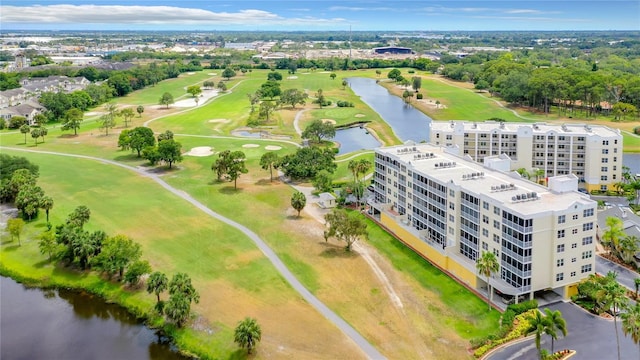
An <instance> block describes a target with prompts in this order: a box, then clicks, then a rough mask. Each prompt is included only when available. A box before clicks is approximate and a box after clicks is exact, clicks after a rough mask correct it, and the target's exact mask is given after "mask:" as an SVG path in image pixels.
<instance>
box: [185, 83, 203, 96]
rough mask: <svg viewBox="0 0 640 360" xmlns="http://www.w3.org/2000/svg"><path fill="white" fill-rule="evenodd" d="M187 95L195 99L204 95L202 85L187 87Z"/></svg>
mask: <svg viewBox="0 0 640 360" xmlns="http://www.w3.org/2000/svg"><path fill="white" fill-rule="evenodd" d="M187 93H189V94H191V96H193V97H194V98H195V97H198V96H200V94H202V88H201V87H200V85H191V86H188V87H187Z"/></svg>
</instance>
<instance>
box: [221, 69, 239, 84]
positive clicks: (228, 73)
mask: <svg viewBox="0 0 640 360" xmlns="http://www.w3.org/2000/svg"><path fill="white" fill-rule="evenodd" d="M234 76H236V72H235V71H233V69H231V68H229V67H228V68H226V69H224V71H223V72H222V77H223V78H225V79H227V81H228V80H229V79H231V78H232V77H234Z"/></svg>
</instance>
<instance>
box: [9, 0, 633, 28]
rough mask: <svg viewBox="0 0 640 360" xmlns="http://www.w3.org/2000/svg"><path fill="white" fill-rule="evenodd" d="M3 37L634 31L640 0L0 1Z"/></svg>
mask: <svg viewBox="0 0 640 360" xmlns="http://www.w3.org/2000/svg"><path fill="white" fill-rule="evenodd" d="M1 4H2V5H0V24H1V29H2V30H3V31H6V30H9V29H12V30H19V29H25V30H27V29H32V30H251V31H253V30H286V31H293V30H310V31H313V30H335V31H345V30H348V29H349V26H351V27H352V29H353V30H354V31H362V30H419V31H452V30H640V1H639V0H620V1H618V0H608V1H577V0H541V1H535V2H532V1H519V0H512V1H492V0H485V1H477V0H476V1H457V0H441V1H432V0H420V1H419V0H414V1H395V0H387V1H365V0H351V1H332V0H327V1H325V0H297V1H241V0H184V1H165V0H115V1H114V0H89V1H87V0H41V1H33V0H2V2H1Z"/></svg>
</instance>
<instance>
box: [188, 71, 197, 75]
mask: <svg viewBox="0 0 640 360" xmlns="http://www.w3.org/2000/svg"><path fill="white" fill-rule="evenodd" d="M195 74H196V73H194V72H188V73H187V75H195Z"/></svg>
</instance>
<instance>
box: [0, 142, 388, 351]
mask: <svg viewBox="0 0 640 360" xmlns="http://www.w3.org/2000/svg"><path fill="white" fill-rule="evenodd" d="M0 149H7V150H14V151H22V152H31V153H38V154H48V155H56V156H66V157H72V158H80V159H87V160H93V161H99V162H102V163H105V164H109V165H115V166H119V167H121V168H124V169H127V170H130V171H133V172H135V173H137V174H139V175H141V176H145V177H148V178H150V179H151V180H153V181H155V182H156V183H158V184H159V185H160V186H162V187H163V188H165V189H166V190H167V191H169V192H171V193H173V194H175V195H176V196H178V197H180V198H181V199H183V200H186V201H188V202H189V203H191V204H192V205H193V206H195V207H197V208H198V209H200V210H201V211H203V212H204V213H206V214H207V215H209V216H211V217H213V218H215V219H218V220H220V221H222V222H223V223H225V224H227V225H230V226H233V227H235V228H236V229H238V230H240V231H242V232H243V233H244V234H245V235H246V236H248V237H249V238H250V239H251V240H252V241H253V242H254V243H255V244H256V246H257V247H258V248H259V249H260V250H261V251H262V253H263V254H264V255H265V256H266V257H267V259H269V261H271V263H272V264H273V266H274V267H275V268H276V270H278V272H279V273H280V274H281V275H282V276H283V277H284V278H285V279H286V280H287V282H289V284H291V287H292V288H293V289H294V290H295V291H297V292H298V293H299V294H300V295H301V296H302V297H303V298H304V299H305V300H306V301H307V302H308V303H309V304H311V306H313V307H314V308H315V309H316V310H318V311H319V312H320V313H321V314H322V315H323V316H324V317H325V318H326V319H327V320H329V321H330V322H332V323H333V324H335V325H336V327H338V328H339V329H340V330H342V332H343V333H345V334H346V335H347V336H349V337H350V338H351V339H352V340H353V341H354V342H355V344H356V345H357V346H358V347H360V349H361V350H362V351H363V352H364V353H365V354H366V356H367V357H368V358H370V359H385V357H384V356H383V355H382V354H381V353H380V352H379V351H378V350H377V349H376V348H375V347H373V345H371V344H370V343H369V341H367V339H365V338H364V337H363V336H362V335H360V333H358V332H357V331H356V330H355V329H354V328H353V327H351V325H349V324H348V323H347V322H346V321H344V320H343V319H342V318H341V317H340V316H338V315H337V314H336V313H334V312H333V311H332V310H331V309H329V308H328V307H327V306H326V305H325V304H324V303H323V302H322V301H320V300H319V299H318V298H317V297H315V295H313V294H312V293H311V292H310V291H309V290H307V288H305V287H304V285H302V283H301V282H300V281H299V280H298V279H297V278H296V277H295V276H294V275H293V273H292V272H291V271H289V269H288V268H287V267H286V266H285V265H284V263H283V262H282V260H280V258H279V257H278V256H277V255H276V253H275V252H274V251H273V250H272V249H271V248H270V247H269V246H268V245H267V244H266V243H265V242H264V241H263V240H262V239H261V238H260V237H259V236H258V235H257V234H256V233H254V232H253V231H251V230H250V229H249V228H247V227H246V226H244V225H242V224H240V223H237V222H235V221H233V220H231V219H228V218H226V217H224V216H222V215H220V214H218V213H216V212H214V211H213V210H211V209H209V208H208V207H206V206H205V205H204V204H202V203H201V202H199V201H198V200H196V199H194V198H192V197H191V195H189V194H187V193H186V192H184V191H182V190H178V189H176V188H174V187H173V186H171V185H169V184H167V183H166V182H165V181H164V180H162V179H161V178H160V177H159V176H157V175H155V174H151V173H149V172H147V171H144V170H141V169H138V168H135V167H133V166H129V165H124V164H121V163H119V162H116V161H113V160H107V159H101V158H98V157H93V156H86V155H77V154H65V153H60V152H53V151H39V150H30V149H21V148H12V147H4V146H1V147H0Z"/></svg>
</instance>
